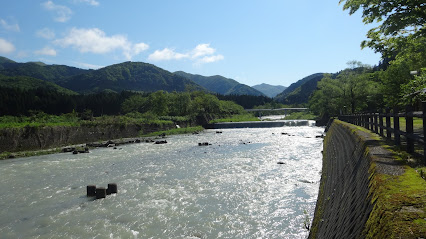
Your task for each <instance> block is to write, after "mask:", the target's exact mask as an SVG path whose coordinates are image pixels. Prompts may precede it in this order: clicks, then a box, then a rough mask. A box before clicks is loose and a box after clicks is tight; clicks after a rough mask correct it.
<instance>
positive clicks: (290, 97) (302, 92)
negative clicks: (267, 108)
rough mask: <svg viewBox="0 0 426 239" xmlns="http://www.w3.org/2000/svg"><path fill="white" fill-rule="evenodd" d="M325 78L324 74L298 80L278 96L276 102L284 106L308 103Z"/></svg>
mask: <svg viewBox="0 0 426 239" xmlns="http://www.w3.org/2000/svg"><path fill="white" fill-rule="evenodd" d="M323 77H324V74H323V73H316V74H312V75H309V76H307V77H305V78H303V79H301V80H298V81H297V82H295V83H293V84H291V85H290V86H289V87H288V88H287V89H285V90H284V91H283V92H282V93H280V94H278V95H277V96H276V97H275V98H274V100H275V101H277V102H280V103H284V104H304V103H308V100H309V96H310V95H311V94H312V93H313V92H314V91H315V89H316V87H317V83H318V81H320V80H321V79H322V78H323Z"/></svg>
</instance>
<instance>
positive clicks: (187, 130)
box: [141, 126, 204, 137]
mask: <svg viewBox="0 0 426 239" xmlns="http://www.w3.org/2000/svg"><path fill="white" fill-rule="evenodd" d="M203 130H204V128H203V127H201V126H196V127H187V128H176V129H170V130H165V131H157V132H153V133H149V134H144V135H141V136H143V137H153V136H158V135H162V134H165V135H175V134H192V133H195V132H200V131H203Z"/></svg>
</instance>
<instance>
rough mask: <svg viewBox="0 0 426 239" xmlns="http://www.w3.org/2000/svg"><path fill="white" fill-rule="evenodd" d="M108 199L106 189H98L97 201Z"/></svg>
mask: <svg viewBox="0 0 426 239" xmlns="http://www.w3.org/2000/svg"><path fill="white" fill-rule="evenodd" d="M105 197H106V188H96V199H101V198H105Z"/></svg>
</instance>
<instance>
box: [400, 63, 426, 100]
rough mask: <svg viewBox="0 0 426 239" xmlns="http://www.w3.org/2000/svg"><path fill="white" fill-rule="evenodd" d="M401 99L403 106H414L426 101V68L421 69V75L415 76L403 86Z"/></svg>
mask: <svg viewBox="0 0 426 239" xmlns="http://www.w3.org/2000/svg"><path fill="white" fill-rule="evenodd" d="M401 88H402V98H403V100H404V103H405V104H407V105H408V104H409V105H414V104H415V103H416V102H421V101H425V100H426V91H425V89H426V68H423V69H422V73H421V74H420V75H418V76H415V77H414V79H413V80H410V81H409V82H408V83H406V84H403V85H402V86H401Z"/></svg>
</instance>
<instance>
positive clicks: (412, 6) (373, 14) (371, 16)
mask: <svg viewBox="0 0 426 239" xmlns="http://www.w3.org/2000/svg"><path fill="white" fill-rule="evenodd" d="M340 3H344V5H343V9H344V10H347V9H348V10H349V14H353V13H355V12H356V11H358V10H359V9H361V8H362V17H363V22H364V23H366V24H369V23H374V22H379V23H381V24H380V25H379V26H378V27H375V28H372V29H371V30H370V31H369V32H368V34H367V37H368V38H369V39H370V40H369V41H364V42H363V43H362V46H363V47H366V46H367V47H370V48H373V49H375V50H376V52H380V53H382V54H383V56H385V57H389V56H394V55H395V54H394V52H395V51H398V50H399V49H400V47H401V46H402V45H404V43H405V42H406V41H407V39H408V38H416V37H418V36H424V35H425V33H426V25H425V24H424V23H425V22H426V14H425V12H426V4H425V3H424V1H415V0H399V1H393V0H384V1H371V0H340Z"/></svg>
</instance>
